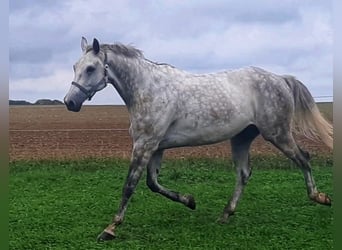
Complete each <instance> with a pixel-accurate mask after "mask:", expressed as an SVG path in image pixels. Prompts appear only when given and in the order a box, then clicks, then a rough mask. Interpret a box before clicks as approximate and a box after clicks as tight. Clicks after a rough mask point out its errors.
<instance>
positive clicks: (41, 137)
mask: <svg viewBox="0 0 342 250" xmlns="http://www.w3.org/2000/svg"><path fill="white" fill-rule="evenodd" d="M320 108H321V106H320ZM9 112H10V113H9V117H10V119H9V128H10V129H9V141H10V143H9V158H10V161H14V160H23V159H27V160H29V159H79V158H86V157H106V158H107V157H120V158H129V157H130V153H131V149H132V143H131V138H130V136H129V133H128V127H129V118H128V113H127V109H126V107H125V106H84V107H83V108H82V110H81V111H80V112H79V113H73V112H69V111H67V110H66V108H65V107H64V106H57V105H56V106H10V109H9ZM323 113H325V114H326V116H327V118H328V119H329V120H331V119H332V105H331V104H330V106H329V105H328V106H327V105H323ZM297 141H298V142H299V144H300V145H302V146H303V148H305V149H306V150H308V151H309V152H310V153H311V154H332V151H331V150H330V149H329V148H327V147H326V146H325V145H324V144H323V143H320V142H313V141H310V140H307V139H304V138H301V137H298V138H297ZM251 154H252V155H255V154H279V152H278V150H277V149H275V148H274V147H273V146H272V145H271V144H270V143H267V142H265V141H264V140H263V139H262V138H261V137H260V136H259V137H258V138H257V139H256V140H255V141H254V142H253V144H252V148H251ZM229 156H230V145H229V143H228V142H222V143H218V144H214V145H209V146H200V147H186V148H177V149H170V150H167V151H166V157H167V158H184V157H202V158H203V157H213V158H215V157H229Z"/></svg>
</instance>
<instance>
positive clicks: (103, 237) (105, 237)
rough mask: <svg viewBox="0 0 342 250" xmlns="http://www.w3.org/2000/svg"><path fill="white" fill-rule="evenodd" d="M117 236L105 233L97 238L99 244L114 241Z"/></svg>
mask: <svg viewBox="0 0 342 250" xmlns="http://www.w3.org/2000/svg"><path fill="white" fill-rule="evenodd" d="M114 239H115V235H114V234H113V233H111V232H107V231H103V232H102V233H101V234H100V235H99V236H97V242H103V241H109V240H114Z"/></svg>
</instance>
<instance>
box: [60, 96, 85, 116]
mask: <svg viewBox="0 0 342 250" xmlns="http://www.w3.org/2000/svg"><path fill="white" fill-rule="evenodd" d="M64 103H65V105H66V107H67V109H68V110H69V111H73V112H78V111H80V110H81V107H82V103H79V102H76V101H74V100H71V99H69V98H68V97H67V96H66V97H64Z"/></svg>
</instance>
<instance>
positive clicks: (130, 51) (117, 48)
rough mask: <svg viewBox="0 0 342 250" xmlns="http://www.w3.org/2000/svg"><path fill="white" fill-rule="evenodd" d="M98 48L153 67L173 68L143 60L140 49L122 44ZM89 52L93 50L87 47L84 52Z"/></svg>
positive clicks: (104, 45) (105, 45)
mask: <svg viewBox="0 0 342 250" xmlns="http://www.w3.org/2000/svg"><path fill="white" fill-rule="evenodd" d="M100 48H101V49H103V50H110V51H112V52H114V53H115V54H116V55H121V56H124V57H128V58H136V59H139V58H143V59H145V60H146V61H148V62H150V63H152V64H155V65H166V66H170V67H171V68H175V67H174V66H173V65H171V64H168V63H160V62H154V61H151V60H149V59H147V58H145V57H144V54H143V52H142V51H141V50H140V49H137V48H135V47H134V46H132V45H124V44H122V43H114V44H101V45H100ZM91 50H93V46H91V45H88V47H87V50H86V52H88V51H91Z"/></svg>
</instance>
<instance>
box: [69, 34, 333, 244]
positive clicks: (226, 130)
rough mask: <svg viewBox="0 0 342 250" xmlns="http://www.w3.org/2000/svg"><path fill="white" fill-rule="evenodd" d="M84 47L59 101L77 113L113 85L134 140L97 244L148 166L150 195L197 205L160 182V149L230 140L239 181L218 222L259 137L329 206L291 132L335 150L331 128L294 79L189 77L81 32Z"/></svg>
mask: <svg viewBox="0 0 342 250" xmlns="http://www.w3.org/2000/svg"><path fill="white" fill-rule="evenodd" d="M81 48H82V51H83V55H82V56H81V58H80V59H79V61H78V62H77V63H76V64H75V65H74V71H75V76H74V80H73V82H72V85H71V87H70V90H69V92H68V93H67V94H66V96H65V98H64V102H65V104H66V106H67V108H68V110H71V111H74V112H78V111H79V110H80V109H81V106H82V104H83V102H84V101H85V100H86V99H89V100H90V99H91V98H92V96H93V95H94V94H95V93H96V92H97V91H100V90H101V89H103V88H105V87H106V86H107V83H110V84H112V85H114V87H115V89H116V90H117V91H118V93H119V94H120V96H121V97H122V99H123V101H124V102H125V104H126V106H127V109H128V112H129V117H130V122H131V125H130V128H129V132H130V135H131V137H132V140H133V150H132V156H131V163H130V167H129V172H128V176H127V179H126V182H125V184H124V186H123V191H122V199H121V203H120V205H119V209H118V212H117V213H116V215H115V216H114V218H113V220H112V223H111V224H109V225H108V226H107V227H106V228H105V229H104V231H103V232H102V233H101V234H100V235H99V236H98V240H99V241H104V240H112V239H114V238H115V230H116V228H117V226H118V225H120V224H121V223H122V222H123V219H124V214H125V211H126V208H127V204H128V202H129V199H130V198H131V196H132V194H133V192H134V190H135V188H136V185H137V183H138V181H139V179H140V177H141V174H142V172H143V171H144V169H145V168H147V185H148V187H149V188H150V189H151V190H152V191H153V192H157V193H159V194H161V195H163V196H165V197H167V198H169V199H171V200H173V201H177V202H180V203H183V204H184V205H185V206H187V207H189V208H191V209H195V207H196V203H195V199H194V198H193V196H191V195H182V194H181V193H178V192H174V191H171V190H169V189H167V188H166V187H164V186H162V185H160V184H159V183H158V180H157V177H158V173H159V169H160V166H161V161H162V157H163V152H164V150H165V149H168V148H174V147H183V146H197V145H204V144H211V143H217V142H220V141H227V140H230V143H231V148H232V157H233V161H234V165H235V167H236V171H237V180H236V186H235V190H234V192H233V194H232V196H231V198H230V199H229V200H228V202H227V205H226V206H225V208H224V210H223V214H222V216H221V218H220V221H222V222H226V221H227V219H228V218H229V216H231V215H233V214H234V211H235V208H236V205H237V203H238V201H239V198H240V196H241V194H242V192H243V189H244V186H245V185H246V183H247V182H248V179H249V177H250V175H251V166H250V163H249V149H250V145H251V143H252V141H253V140H254V139H255V138H256V136H258V135H259V134H261V136H262V137H263V138H264V139H265V140H267V141H269V142H271V143H272V144H273V145H274V146H275V147H277V148H278V149H279V150H280V151H281V152H283V153H284V154H285V156H287V157H288V158H290V159H291V160H293V161H294V162H295V163H296V165H297V166H298V167H299V168H300V169H301V170H302V172H303V175H304V179H305V183H306V187H307V193H308V197H309V198H310V199H311V200H313V201H315V202H317V203H320V204H325V205H331V199H330V198H329V196H328V195H326V194H325V193H321V192H319V191H318V190H317V188H316V184H315V181H314V178H313V175H312V173H311V166H310V164H309V160H310V156H309V153H308V152H306V151H304V150H303V149H301V148H300V147H299V146H298V144H297V143H296V141H295V139H294V134H295V133H300V134H303V135H305V136H306V137H308V138H311V139H318V140H321V141H323V142H324V143H325V144H326V145H327V146H328V147H330V148H333V137H332V136H333V128H332V125H331V124H330V123H329V122H327V121H326V120H325V119H324V118H323V116H322V115H321V114H320V112H319V110H318V108H317V106H316V104H315V101H314V99H313V97H312V96H311V94H310V93H309V91H308V89H307V88H306V87H305V86H304V84H303V83H301V82H300V81H299V80H297V79H296V78H295V77H293V76H288V75H285V76H284V75H277V74H274V73H271V72H267V71H265V70H263V69H260V68H257V67H246V68H242V69H237V70H229V71H223V72H218V73H212V74H191V73H189V72H186V71H182V70H180V69H177V68H175V67H173V66H171V65H169V64H164V63H155V62H152V61H150V60H148V59H146V58H144V56H143V53H142V52H141V51H140V50H138V49H136V48H134V47H132V46H126V45H122V44H101V45H100V44H99V42H98V40H97V39H94V40H93V44H92V45H88V43H87V40H86V39H85V38H84V37H82V40H81Z"/></svg>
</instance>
